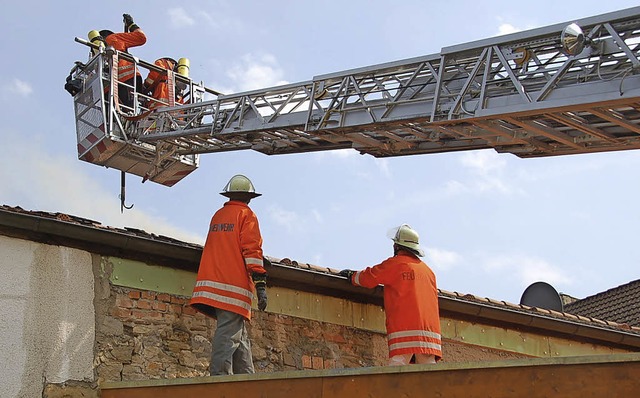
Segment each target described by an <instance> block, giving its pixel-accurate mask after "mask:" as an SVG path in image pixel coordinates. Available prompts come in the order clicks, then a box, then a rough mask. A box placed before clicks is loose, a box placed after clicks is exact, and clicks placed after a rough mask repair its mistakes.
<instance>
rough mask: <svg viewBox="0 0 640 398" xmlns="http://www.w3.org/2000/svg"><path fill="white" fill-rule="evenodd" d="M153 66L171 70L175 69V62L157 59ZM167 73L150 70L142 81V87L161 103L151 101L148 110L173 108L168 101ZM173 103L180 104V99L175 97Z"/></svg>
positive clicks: (169, 59) (168, 59)
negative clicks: (164, 107)
mask: <svg viewBox="0 0 640 398" xmlns="http://www.w3.org/2000/svg"><path fill="white" fill-rule="evenodd" d="M154 64H155V65H156V66H159V67H161V68H164V69H169V70H173V69H174V68H175V67H176V61H175V60H173V59H171V58H160V59H157V60H156V61H155V62H154ZM167 78H168V76H167V73H166V72H158V71H155V70H152V71H150V72H149V75H147V78H146V79H145V80H144V86H145V87H146V88H147V90H149V91H151V96H152V97H153V98H155V99H157V100H159V101H162V103H161V102H157V101H152V102H151V104H149V109H155V108H157V107H160V106H167V105H168V106H173V105H174V103H172V102H171V101H169V85H168V82H167ZM174 90H175V89H174ZM175 103H182V98H179V97H178V96H177V95H176V98H175Z"/></svg>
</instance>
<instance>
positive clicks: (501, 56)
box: [76, 7, 640, 183]
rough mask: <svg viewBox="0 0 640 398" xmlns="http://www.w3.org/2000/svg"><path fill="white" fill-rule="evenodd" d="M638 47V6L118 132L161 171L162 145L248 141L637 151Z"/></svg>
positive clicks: (386, 150)
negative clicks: (159, 160) (144, 152)
mask: <svg viewBox="0 0 640 398" xmlns="http://www.w3.org/2000/svg"><path fill="white" fill-rule="evenodd" d="M639 55H640V7H636V8H631V9H627V10H622V11H618V12H613V13H608V14H603V15H599V16H595V17H590V18H585V19H582V20H578V21H575V23H563V24H557V25H553V26H548V27H544V28H539V29H535V30H530V31H524V32H519V33H514V34H510V35H506V36H500V37H496V38H491V39H486V40H481V41H476V42H472V43H468V44H463V45H458V46H452V47H446V48H443V49H442V51H441V52H440V53H439V54H433V55H427V56H422V57H417V58H411V59H406V60H402V61H397V62H390V63H385V64H380V65H374V66H370V67H364V68H359V69H353V70H347V71H344V72H339V73H333V74H328V75H321V76H317V77H314V78H313V79H312V80H309V81H305V82H301V83H294V84H288V85H284V86H278V87H272V88H267V89H261V90H255V91H249V92H243V93H237V94H231V95H218V96H217V98H215V99H214V100H209V101H193V102H192V103H190V104H185V105H176V106H168V107H164V108H160V109H156V110H154V111H153V112H151V113H149V114H146V115H144V114H143V116H142V117H139V118H138V119H136V120H132V121H130V122H129V123H126V125H122V126H120V125H118V126H113V125H112V126H111V127H110V128H117V129H121V133H120V135H121V136H122V141H123V142H125V143H127V144H129V145H130V147H131V148H133V147H135V148H138V147H145V148H151V152H149V153H148V154H149V155H150V156H149V157H148V160H147V164H146V166H147V167H148V166H149V165H153V166H154V167H155V169H154V170H155V171H154V172H155V173H162V172H164V171H163V170H166V168H165V167H164V166H163V164H162V163H161V162H158V159H161V158H163V156H164V155H163V154H166V153H170V154H171V156H170V157H169V158H171V159H178V158H180V159H182V157H185V156H193V155H195V154H202V153H211V152H222V151H234V150H244V149H253V150H256V151H259V152H262V153H265V154H268V155H274V154H287V153H300V152H311V151H322V150H332V149H342V148H353V149H356V150H358V151H359V152H360V153H363V154H370V155H373V156H376V157H388V156H402V155H415V154H427V153H440V152H448V151H459V150H472V149H486V148H493V149H495V150H496V151H498V152H501V153H504V152H506V153H513V154H515V155H517V156H519V157H523V158H527V157H539V156H554V155H567V154H579V153H590V152H602V151H614V150H626V149H637V148H640V124H639V123H640V60H639ZM203 90H207V89H203ZM77 103H78V99H77V98H76V104H77ZM76 113H77V112H76ZM110 131H111V130H110ZM153 149H155V150H156V151H157V152H156V153H155V154H154V153H153ZM151 155H153V156H151ZM164 158H167V157H166V156H164ZM154 161H155V163H153V162H154ZM140 162H143V160H140ZM108 166H110V167H118V166H116V165H115V163H114V164H110V165H108ZM134 173H136V172H134ZM136 174H139V175H140V173H136ZM152 174H153V172H152ZM152 179H153V178H152ZM158 182H161V183H162V181H158Z"/></svg>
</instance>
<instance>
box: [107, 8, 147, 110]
mask: <svg viewBox="0 0 640 398" xmlns="http://www.w3.org/2000/svg"><path fill="white" fill-rule="evenodd" d="M122 18H123V22H124V26H125V29H124V30H125V31H124V33H113V32H112V31H110V30H101V31H100V35H101V36H102V37H103V38H104V41H105V43H106V44H107V46H111V47H113V48H115V49H116V50H118V51H121V52H128V50H129V48H131V47H137V46H141V45H143V44H145V43H146V42H147V36H145V34H144V32H143V31H142V29H140V27H139V26H138V25H137V24H136V23H135V22H133V18H132V17H131V15H129V14H122ZM118 81H119V82H120V84H118V98H119V100H120V103H121V104H122V105H124V106H125V107H127V109H124V110H123V111H132V110H133V97H132V90H133V89H132V88H131V87H133V86H134V84H135V87H136V88H137V89H138V90H139V89H141V88H142V76H141V75H140V72H139V71H138V70H137V68H136V66H135V65H134V64H133V63H132V62H131V61H127V60H126V59H123V58H119V60H118ZM128 86H131V87H128Z"/></svg>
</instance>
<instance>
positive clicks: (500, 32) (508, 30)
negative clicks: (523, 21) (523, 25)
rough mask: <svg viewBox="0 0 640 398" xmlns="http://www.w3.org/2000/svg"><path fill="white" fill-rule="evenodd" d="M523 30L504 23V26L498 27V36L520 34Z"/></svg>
mask: <svg viewBox="0 0 640 398" xmlns="http://www.w3.org/2000/svg"><path fill="white" fill-rule="evenodd" d="M521 30H522V29H520V28H516V27H515V26H513V25H511V24H508V23H503V24H502V25H500V26H498V35H507V34H509V33H516V32H520V31H521Z"/></svg>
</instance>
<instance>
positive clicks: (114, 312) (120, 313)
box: [109, 307, 131, 319]
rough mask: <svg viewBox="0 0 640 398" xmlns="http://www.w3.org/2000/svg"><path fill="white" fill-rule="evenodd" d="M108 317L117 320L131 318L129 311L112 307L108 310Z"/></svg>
mask: <svg viewBox="0 0 640 398" xmlns="http://www.w3.org/2000/svg"><path fill="white" fill-rule="evenodd" d="M109 315H111V316H114V317H116V318H119V319H129V318H131V310H128V309H126V308H119V307H113V308H111V309H110V311H109Z"/></svg>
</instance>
